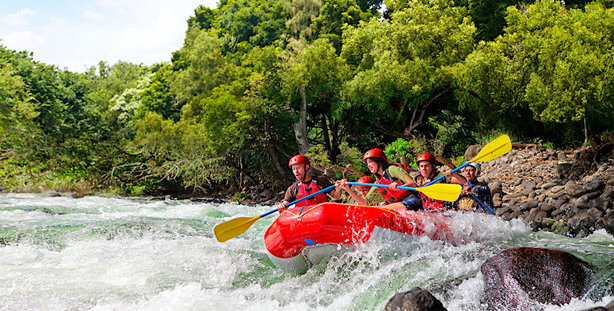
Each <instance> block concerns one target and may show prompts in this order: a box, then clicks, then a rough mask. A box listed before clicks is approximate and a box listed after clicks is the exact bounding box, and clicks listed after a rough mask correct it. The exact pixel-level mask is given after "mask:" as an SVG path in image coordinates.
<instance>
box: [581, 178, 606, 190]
mask: <svg viewBox="0 0 614 311" xmlns="http://www.w3.org/2000/svg"><path fill="white" fill-rule="evenodd" d="M582 188H583V189H584V191H586V192H594V191H599V190H603V188H605V183H604V182H603V181H602V180H596V181H591V182H589V183H587V184H585V185H584V186H582Z"/></svg>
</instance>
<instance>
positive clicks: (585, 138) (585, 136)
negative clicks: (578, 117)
mask: <svg viewBox="0 0 614 311" xmlns="http://www.w3.org/2000/svg"><path fill="white" fill-rule="evenodd" d="M587 143H588V127H587V126H586V113H585V114H584V145H586V144H587Z"/></svg>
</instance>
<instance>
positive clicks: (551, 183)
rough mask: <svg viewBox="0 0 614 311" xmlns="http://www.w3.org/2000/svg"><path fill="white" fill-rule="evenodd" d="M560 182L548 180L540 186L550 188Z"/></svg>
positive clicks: (545, 188)
mask: <svg viewBox="0 0 614 311" xmlns="http://www.w3.org/2000/svg"><path fill="white" fill-rule="evenodd" d="M557 185H558V184H557V183H555V182H547V183H545V184H543V185H542V186H541V187H540V188H542V189H544V190H548V189H550V188H552V187H554V186H557Z"/></svg>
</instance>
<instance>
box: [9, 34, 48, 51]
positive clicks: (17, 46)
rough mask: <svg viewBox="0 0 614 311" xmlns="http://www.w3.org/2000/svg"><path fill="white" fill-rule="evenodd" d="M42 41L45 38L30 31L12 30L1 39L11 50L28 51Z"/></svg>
mask: <svg viewBox="0 0 614 311" xmlns="http://www.w3.org/2000/svg"><path fill="white" fill-rule="evenodd" d="M44 42H45V40H43V38H42V37H40V36H37V35H35V34H33V33H32V32H31V31H25V32H14V33H12V34H9V35H8V36H6V37H5V38H4V39H3V40H2V44H3V45H5V46H6V47H8V48H10V49H12V50H16V51H23V50H28V51H30V52H32V51H33V50H34V49H35V48H37V47H39V46H40V45H41V44H43V43H44Z"/></svg>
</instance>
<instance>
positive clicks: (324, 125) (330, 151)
mask: <svg viewBox="0 0 614 311" xmlns="http://www.w3.org/2000/svg"><path fill="white" fill-rule="evenodd" d="M322 134H323V136H324V148H326V153H327V155H328V159H329V160H330V162H331V163H337V155H336V154H335V152H334V150H333V148H332V146H331V141H330V135H329V133H328V122H327V121H326V116H325V115H322Z"/></svg>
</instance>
